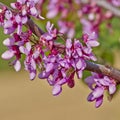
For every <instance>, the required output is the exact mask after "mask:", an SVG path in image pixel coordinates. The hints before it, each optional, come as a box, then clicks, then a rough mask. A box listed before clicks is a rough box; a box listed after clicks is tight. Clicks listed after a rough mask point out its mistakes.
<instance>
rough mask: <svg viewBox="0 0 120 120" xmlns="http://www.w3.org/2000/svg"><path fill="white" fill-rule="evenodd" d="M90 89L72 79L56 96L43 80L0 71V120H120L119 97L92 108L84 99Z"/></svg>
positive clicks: (21, 73) (24, 74)
mask: <svg viewBox="0 0 120 120" xmlns="http://www.w3.org/2000/svg"><path fill="white" fill-rule="evenodd" d="M89 92H90V90H89V89H88V88H87V87H86V86H85V85H83V83H82V82H78V80H76V86H75V87H74V88H73V89H70V88H68V87H67V86H65V87H64V88H63V92H62V94H61V95H60V96H58V97H53V96H52V95H51V87H49V85H48V84H47V82H46V81H44V80H39V79H35V80H34V81H30V80H29V79H28V74H27V73H26V72H20V73H16V72H10V71H9V72H4V71H0V120H82V119H83V120H88V119H89V120H120V108H119V106H120V95H117V96H116V97H115V98H114V100H113V101H112V102H111V103H110V102H108V101H107V100H106V99H105V100H104V103H103V105H102V106H101V107H100V108H99V109H96V108H94V103H89V102H87V100H86V97H87V95H88V93H89Z"/></svg>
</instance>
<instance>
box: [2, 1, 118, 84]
mask: <svg viewBox="0 0 120 120" xmlns="http://www.w3.org/2000/svg"><path fill="white" fill-rule="evenodd" d="M82 1H83V0H82ZM85 1H87V0H85ZM101 1H102V0H101ZM3 6H5V5H4V4H2V3H0V8H2V7H3ZM7 8H8V7H7ZM8 9H9V8H8ZM27 25H28V27H29V28H30V29H31V30H32V32H33V33H34V34H35V35H36V36H38V37H40V36H41V35H42V34H43V33H44V31H42V29H41V28H39V27H38V26H37V25H36V24H35V23H34V22H33V21H32V20H31V19H29V20H28V22H27ZM58 44H59V43H57V44H56V46H57V45H58ZM61 48H65V46H64V45H61ZM86 65H87V66H86V70H88V71H92V72H96V73H101V74H103V75H106V76H109V77H111V78H113V79H115V80H116V81H117V82H118V83H120V71H119V70H118V69H116V68H113V67H110V66H105V65H101V64H96V63H93V62H90V61H86Z"/></svg>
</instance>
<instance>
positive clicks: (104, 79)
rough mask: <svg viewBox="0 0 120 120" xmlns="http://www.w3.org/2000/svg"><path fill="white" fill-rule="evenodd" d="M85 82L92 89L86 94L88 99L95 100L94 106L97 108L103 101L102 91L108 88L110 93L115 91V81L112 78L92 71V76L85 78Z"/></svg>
mask: <svg viewBox="0 0 120 120" xmlns="http://www.w3.org/2000/svg"><path fill="white" fill-rule="evenodd" d="M85 82H86V83H87V85H88V86H89V88H90V89H91V90H92V92H91V93H90V94H89V95H88V98H87V99H88V101H90V102H92V101H96V104H95V106H96V107H97V108H98V107H99V106H100V105H101V104H102V102H103V96H104V91H105V90H108V92H109V94H110V95H112V94H114V93H115V91H116V83H115V81H114V80H113V79H112V78H109V77H108V76H103V75H101V74H97V73H92V76H90V77H88V78H86V79H85ZM93 85H94V86H93Z"/></svg>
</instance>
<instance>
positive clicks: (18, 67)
mask: <svg viewBox="0 0 120 120" xmlns="http://www.w3.org/2000/svg"><path fill="white" fill-rule="evenodd" d="M14 68H15V70H16V71H17V72H18V71H19V70H20V69H21V63H20V61H19V60H17V61H16V62H15V64H14Z"/></svg>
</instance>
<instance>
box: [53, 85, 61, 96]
mask: <svg viewBox="0 0 120 120" xmlns="http://www.w3.org/2000/svg"><path fill="white" fill-rule="evenodd" d="M61 91H62V87H61V86H60V85H55V86H54V87H53V90H52V94H53V95H54V96H56V95H59V94H60V93H61Z"/></svg>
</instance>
